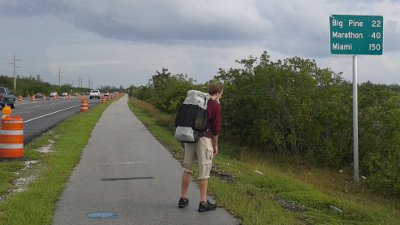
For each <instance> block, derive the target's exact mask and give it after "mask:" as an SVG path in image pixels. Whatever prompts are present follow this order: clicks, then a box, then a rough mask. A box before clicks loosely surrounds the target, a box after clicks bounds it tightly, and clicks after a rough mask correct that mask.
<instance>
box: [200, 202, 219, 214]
mask: <svg viewBox="0 0 400 225" xmlns="http://www.w3.org/2000/svg"><path fill="white" fill-rule="evenodd" d="M216 208H217V204H212V203H211V202H210V201H208V200H207V201H206V203H202V202H200V203H199V209H198V210H197V211H198V212H207V211H211V210H215V209H216Z"/></svg>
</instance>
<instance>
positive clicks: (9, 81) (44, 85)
mask: <svg viewBox="0 0 400 225" xmlns="http://www.w3.org/2000/svg"><path fill="white" fill-rule="evenodd" d="M16 81H17V82H16V84H17V85H16V86H17V90H16V91H15V92H14V78H13V77H8V76H5V75H0V86H1V87H6V88H8V89H9V90H10V91H12V92H14V95H15V96H19V95H21V96H28V95H29V96H32V95H35V94H36V93H42V94H45V95H46V96H49V94H50V92H57V93H58V94H59V95H61V93H63V92H66V93H68V94H71V95H72V94H75V93H78V94H81V93H89V92H90V89H89V88H84V87H82V88H80V87H72V86H71V84H64V85H61V86H59V85H54V84H50V83H48V82H45V81H43V80H42V79H41V78H40V75H36V76H33V75H31V76H29V77H21V76H17V78H16ZM99 90H100V91H101V92H102V93H103V92H110V93H113V92H125V89H124V88H123V87H122V85H121V86H120V87H115V86H110V85H106V86H100V88H99Z"/></svg>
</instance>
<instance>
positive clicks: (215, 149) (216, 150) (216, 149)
mask: <svg viewBox="0 0 400 225" xmlns="http://www.w3.org/2000/svg"><path fill="white" fill-rule="evenodd" d="M213 149H214V152H213V153H214V157H215V156H217V154H218V146H216V147H213Z"/></svg>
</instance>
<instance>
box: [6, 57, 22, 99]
mask: <svg viewBox="0 0 400 225" xmlns="http://www.w3.org/2000/svg"><path fill="white" fill-rule="evenodd" d="M17 61H21V60H20V59H15V52H14V61H13V62H11V63H9V64H13V66H14V92H16V91H17V75H16V73H15V67H16V66H15V64H16V62H17Z"/></svg>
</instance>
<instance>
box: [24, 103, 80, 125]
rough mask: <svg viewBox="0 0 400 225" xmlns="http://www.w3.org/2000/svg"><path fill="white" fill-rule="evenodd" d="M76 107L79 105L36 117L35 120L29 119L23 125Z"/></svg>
mask: <svg viewBox="0 0 400 225" xmlns="http://www.w3.org/2000/svg"><path fill="white" fill-rule="evenodd" d="M78 106H79V107H80V106H81V105H80V104H79V105H74V106H71V107H68V108H65V109H61V110H57V111H54V112H52V113H47V114H44V115H41V116H38V117H36V118H32V119H29V120H25V121H24V124H25V123H29V122H32V121H34V120H37V119H41V118H43V117H46V116H50V115H53V114H56V113H59V112H62V111H65V110H68V109H72V108H74V107H78Z"/></svg>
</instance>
